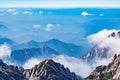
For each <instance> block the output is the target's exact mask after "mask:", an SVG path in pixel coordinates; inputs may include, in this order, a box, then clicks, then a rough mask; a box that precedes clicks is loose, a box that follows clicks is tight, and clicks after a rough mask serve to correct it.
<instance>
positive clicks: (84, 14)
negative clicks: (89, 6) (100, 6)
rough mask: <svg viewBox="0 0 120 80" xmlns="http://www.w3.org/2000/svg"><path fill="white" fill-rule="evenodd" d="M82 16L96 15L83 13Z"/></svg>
mask: <svg viewBox="0 0 120 80" xmlns="http://www.w3.org/2000/svg"><path fill="white" fill-rule="evenodd" d="M81 15H82V16H91V15H94V14H91V13H87V12H82V13H81Z"/></svg>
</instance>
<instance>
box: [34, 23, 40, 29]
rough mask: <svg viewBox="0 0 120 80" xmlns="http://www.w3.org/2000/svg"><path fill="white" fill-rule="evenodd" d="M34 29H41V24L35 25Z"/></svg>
mask: <svg viewBox="0 0 120 80" xmlns="http://www.w3.org/2000/svg"><path fill="white" fill-rule="evenodd" d="M33 28H34V29H40V28H41V25H40V24H34V25H33Z"/></svg>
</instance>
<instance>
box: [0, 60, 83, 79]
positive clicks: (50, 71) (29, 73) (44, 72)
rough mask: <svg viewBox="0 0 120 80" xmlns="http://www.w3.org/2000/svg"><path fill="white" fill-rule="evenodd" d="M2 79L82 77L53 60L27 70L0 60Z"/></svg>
mask: <svg viewBox="0 0 120 80" xmlns="http://www.w3.org/2000/svg"><path fill="white" fill-rule="evenodd" d="M0 80H82V78H81V77H79V76H77V75H76V74H75V73H73V72H70V70H69V69H68V68H64V66H63V65H61V64H59V63H56V62H54V61H53V60H45V61H43V62H40V63H39V64H38V65H35V66H34V67H33V68H32V69H26V70H25V69H23V68H22V67H18V66H13V65H7V64H5V63H3V62H2V60H0Z"/></svg>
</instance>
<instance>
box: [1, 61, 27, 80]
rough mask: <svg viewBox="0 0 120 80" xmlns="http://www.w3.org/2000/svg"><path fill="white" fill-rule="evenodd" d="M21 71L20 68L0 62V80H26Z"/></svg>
mask: <svg viewBox="0 0 120 80" xmlns="http://www.w3.org/2000/svg"><path fill="white" fill-rule="evenodd" d="M23 71H24V69H23V68H22V67H18V66H11V65H7V64H5V63H3V61H2V60H0V80H27V79H26V78H25V77H24V76H23Z"/></svg>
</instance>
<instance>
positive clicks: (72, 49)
mask: <svg viewBox="0 0 120 80" xmlns="http://www.w3.org/2000/svg"><path fill="white" fill-rule="evenodd" d="M42 44H44V45H46V46H48V47H50V48H52V49H54V50H56V51H57V52H59V53H60V54H65V55H68V56H72V57H79V56H81V55H82V53H83V51H84V50H83V47H81V46H77V45H75V44H71V43H65V42H62V41H60V40H57V39H51V40H49V41H46V42H42Z"/></svg>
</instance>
